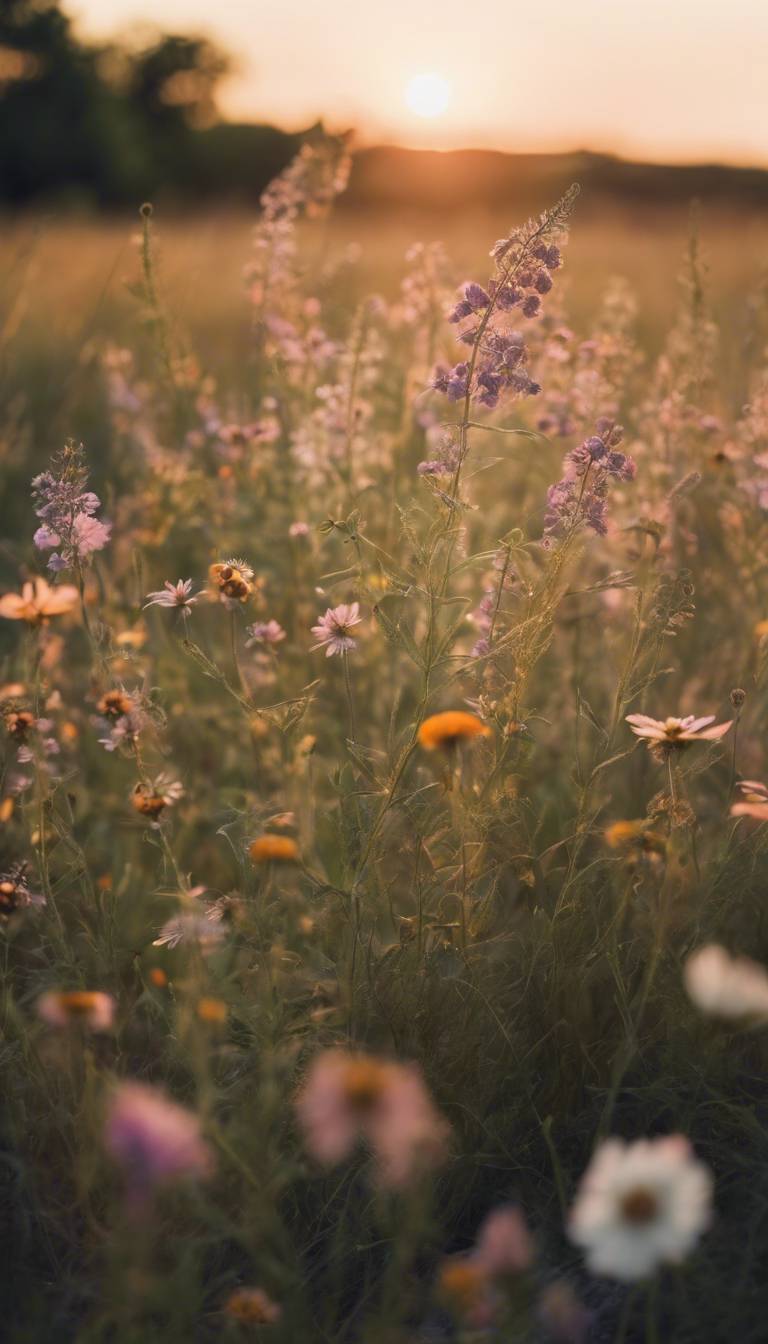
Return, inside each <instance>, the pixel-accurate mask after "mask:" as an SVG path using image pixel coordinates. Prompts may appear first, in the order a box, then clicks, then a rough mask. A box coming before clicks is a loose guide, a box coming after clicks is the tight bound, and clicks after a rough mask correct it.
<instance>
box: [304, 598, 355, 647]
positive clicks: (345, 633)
mask: <svg viewBox="0 0 768 1344" xmlns="http://www.w3.org/2000/svg"><path fill="white" fill-rule="evenodd" d="M361 620H362V617H361V616H360V604H359V602H351V603H350V604H349V605H347V604H346V603H345V602H343V603H342V604H341V605H340V606H338V607H329V608H328V610H327V611H326V613H325V615H324V616H321V617H320V619H319V621H318V623H317V625H313V626H312V634H313V635H314V636H315V638H316V639H317V644H314V645H313V647H312V652H314V650H315V649H322V648H324V649H325V656H326V658H330V657H331V656H332V655H333V654H334V653H338V654H342V653H344V654H346V653H351V651H352V650H353V649H354V648H355V647H356V643H355V640H354V639H353V638H352V636H351V635H350V633H349V631H350V629H351V628H352V626H353V625H359V624H360V621H361Z"/></svg>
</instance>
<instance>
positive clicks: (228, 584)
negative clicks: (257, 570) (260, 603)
mask: <svg viewBox="0 0 768 1344" xmlns="http://www.w3.org/2000/svg"><path fill="white" fill-rule="evenodd" d="M209 574H210V577H211V581H212V582H213V583H214V585H215V586H216V587H217V588H218V590H219V594H220V596H221V597H222V598H224V599H229V600H230V601H232V602H247V601H248V598H249V597H250V595H251V593H252V592H253V570H252V569H251V567H250V565H247V564H246V563H245V561H244V560H225V562H224V563H223V564H221V565H211V567H210V570H209Z"/></svg>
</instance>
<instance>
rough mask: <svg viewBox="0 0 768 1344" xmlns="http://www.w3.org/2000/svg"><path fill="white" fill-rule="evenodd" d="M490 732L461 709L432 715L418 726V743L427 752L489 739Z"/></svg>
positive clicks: (474, 717)
mask: <svg viewBox="0 0 768 1344" xmlns="http://www.w3.org/2000/svg"><path fill="white" fill-rule="evenodd" d="M490 735H491V730H490V728H489V727H488V725H487V724H485V723H483V721H482V719H478V717H477V715H476V714H468V713H467V712H466V710H462V709H448V710H446V711H445V712H444V713H443V714H432V715H430V717H429V718H428V719H425V720H424V722H423V723H422V724H420V725H419V742H420V743H421V745H422V747H425V748H426V750H427V751H434V750H435V749H436V748H437V747H446V748H451V747H455V746H457V745H458V743H459V742H462V741H469V740H470V739H471V738H473V737H490Z"/></svg>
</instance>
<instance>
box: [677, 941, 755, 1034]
mask: <svg viewBox="0 0 768 1344" xmlns="http://www.w3.org/2000/svg"><path fill="white" fill-rule="evenodd" d="M683 978H684V981H685V988H686V989H687V991H688V994H689V997H690V998H691V999H692V1001H693V1002H694V1003H695V1005H696V1007H697V1008H700V1009H701V1011H702V1012H703V1013H710V1014H711V1015H712V1016H713V1017H724V1018H734V1019H743V1020H747V1019H752V1020H754V1021H759V1022H768V973H766V972H765V970H764V969H763V967H762V966H759V965H758V964H757V962H755V961H750V960H749V958H747V957H732V956H731V955H730V954H729V953H728V952H726V950H725V948H724V947H719V946H718V945H717V944H716V943H710V944H709V945H708V946H707V947H700V948H698V949H697V951H695V952H692V953H691V955H690V956H689V957H688V958H687V960H686V963H685V966H684V968H683Z"/></svg>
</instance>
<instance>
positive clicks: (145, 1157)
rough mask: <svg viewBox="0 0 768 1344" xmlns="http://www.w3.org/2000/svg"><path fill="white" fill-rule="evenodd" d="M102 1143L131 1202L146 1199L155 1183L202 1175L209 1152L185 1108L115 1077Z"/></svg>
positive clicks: (209, 1169) (207, 1172)
mask: <svg viewBox="0 0 768 1344" xmlns="http://www.w3.org/2000/svg"><path fill="white" fill-rule="evenodd" d="M104 1143H105V1146H106V1148H107V1151H108V1152H109V1153H110V1154H111V1156H112V1157H113V1158H114V1159H115V1161H116V1162H117V1163H118V1165H119V1166H120V1167H121V1168H122V1170H123V1174H124V1176H125V1179H126V1183H127V1186H128V1192H129V1196H130V1200H131V1202H132V1203H133V1204H134V1205H136V1206H141V1205H143V1204H145V1203H146V1201H147V1200H148V1198H149V1196H150V1195H151V1194H152V1192H153V1191H154V1190H155V1189H156V1188H157V1187H159V1186H163V1185H167V1184H170V1183H171V1182H173V1181H176V1180H179V1179H181V1178H182V1177H185V1176H194V1177H206V1176H209V1175H210V1174H211V1172H212V1170H213V1154H212V1152H211V1150H210V1148H209V1147H208V1145H207V1143H205V1141H204V1140H203V1138H202V1135H201V1133H200V1122H199V1120H198V1118H197V1116H196V1115H193V1114H192V1113H191V1111H187V1110H185V1109H184V1108H183V1107H181V1106H177V1105H176V1103H175V1102H172V1101H169V1100H168V1099H167V1097H166V1096H165V1095H164V1094H163V1093H162V1092H160V1091H158V1090H156V1089H155V1088H152V1087H145V1086H144V1085H143V1084H142V1083H132V1082H131V1083H121V1084H120V1085H119V1087H118V1088H117V1089H116V1091H115V1093H114V1095H113V1097H112V1100H111V1102H110V1104H109V1108H108V1112H107V1119H106V1126H105V1131H104Z"/></svg>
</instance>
